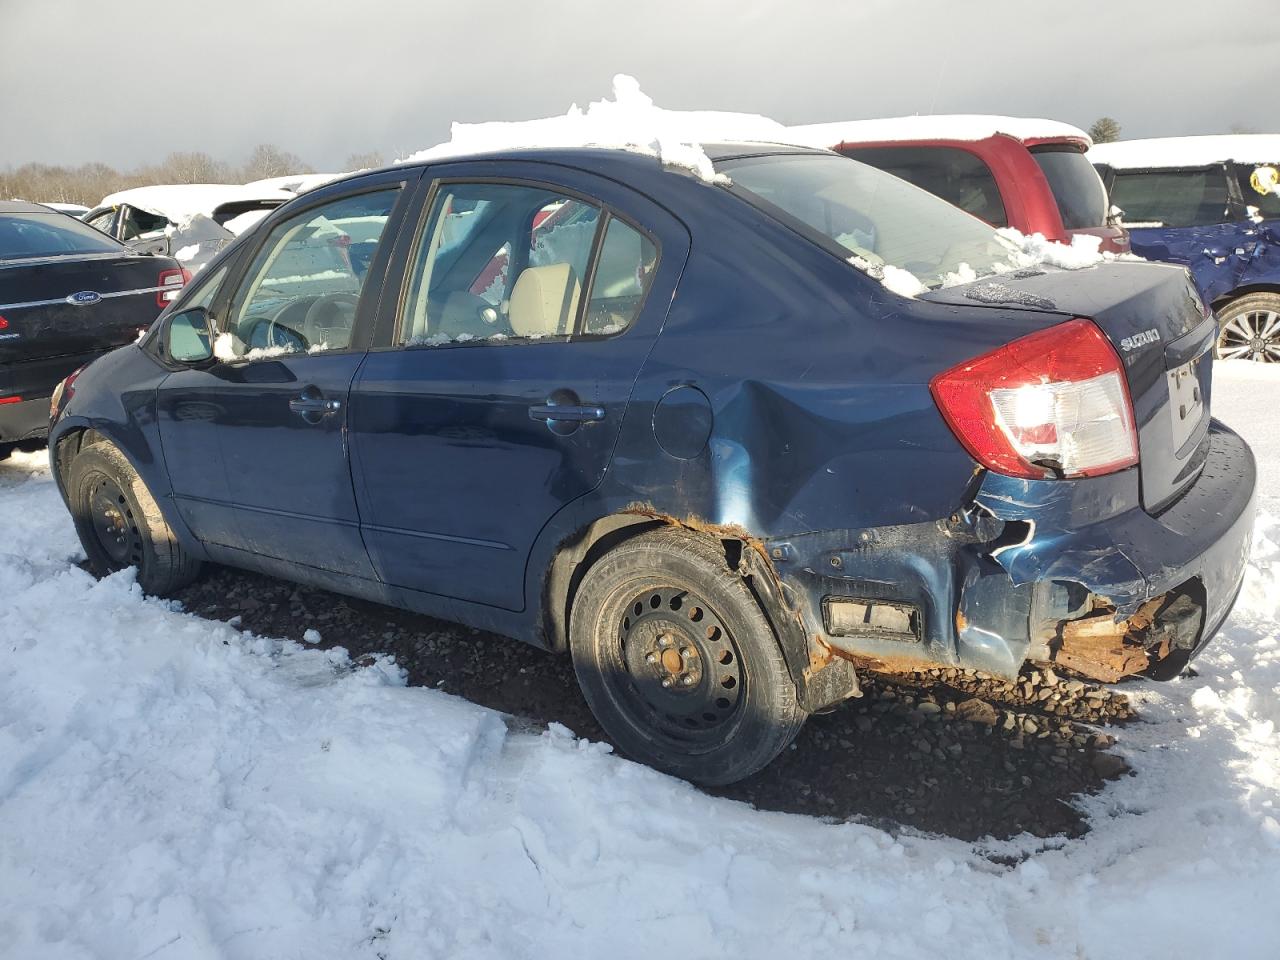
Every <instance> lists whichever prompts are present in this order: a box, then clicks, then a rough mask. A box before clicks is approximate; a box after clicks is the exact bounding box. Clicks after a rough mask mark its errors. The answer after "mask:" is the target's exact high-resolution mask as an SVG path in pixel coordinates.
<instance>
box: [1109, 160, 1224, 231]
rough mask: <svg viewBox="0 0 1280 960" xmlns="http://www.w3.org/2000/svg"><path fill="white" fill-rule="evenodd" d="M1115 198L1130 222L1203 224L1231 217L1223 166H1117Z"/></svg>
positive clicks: (1178, 224) (1180, 224)
mask: <svg viewBox="0 0 1280 960" xmlns="http://www.w3.org/2000/svg"><path fill="white" fill-rule="evenodd" d="M1111 202H1112V203H1113V204H1115V205H1116V206H1117V207H1119V208H1120V209H1121V210H1123V211H1124V222H1125V223H1126V224H1128V225H1129V226H1137V225H1139V224H1151V225H1154V226H1164V227H1202V226H1208V225H1209V224H1211V223H1226V222H1227V221H1228V220H1229V219H1231V215H1230V210H1229V209H1228V205H1229V203H1230V197H1229V195H1228V193H1227V178H1226V176H1225V175H1224V174H1223V172H1222V168H1221V167H1209V168H1205V169H1200V170H1117V171H1116V178H1115V182H1114V183H1112V185H1111Z"/></svg>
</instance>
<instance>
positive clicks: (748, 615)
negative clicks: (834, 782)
mask: <svg viewBox="0 0 1280 960" xmlns="http://www.w3.org/2000/svg"><path fill="white" fill-rule="evenodd" d="M569 644H570V648H571V650H572V653H573V665H574V670H575V672H576V673H577V676H578V683H579V685H580V686H581V687H582V692H583V695H584V696H585V697H586V700H587V704H588V705H589V706H590V707H591V711H592V713H594V714H595V716H596V719H597V720H599V721H600V725H601V726H602V727H604V729H605V731H606V732H607V733H608V734H609V736H610V737H612V738H613V740H614V741H615V742H616V743H617V745H618V746H619V747H620V748H621V749H622V750H623V751H624V752H626V753H627V754H628V755H630V756H631V757H633V758H635V759H637V760H640V761H642V762H643V763H647V764H649V765H650V766H652V767H656V768H657V769H659V770H663V771H665V772H667V773H671V774H674V775H675V776H678V777H683V778H685V779H688V780H693V781H696V782H698V783H704V784H711V785H720V784H727V783H733V782H735V781H737V780H741V779H742V778H743V777H746V776H749V775H750V774H752V773H755V772H756V771H757V770H759V769H761V768H762V767H764V766H765V765H766V764H768V763H769V761H771V760H772V759H773V758H774V757H776V756H777V755H778V754H779V753H780V752H782V750H783V749H784V748H785V747H786V746H787V744H789V743H790V742H791V741H792V740H793V739H794V738H795V735H796V734H797V733H798V732H799V730H800V727H801V726H802V725H803V724H804V721H805V717H806V714H805V712H804V710H803V709H802V708H801V707H800V705H799V703H798V702H797V700H796V687H795V683H794V681H792V679H791V675H790V673H789V672H788V671H787V665H786V662H785V661H784V660H783V656H782V651H781V649H780V648H779V646H778V642H777V640H776V639H775V637H774V634H773V631H772V630H771V629H770V627H769V622H768V620H767V619H766V618H765V616H764V613H763V611H762V610H761V609H760V605H759V603H757V601H756V599H755V597H754V595H753V594H752V593H751V591H750V590H749V589H748V588H747V585H746V583H745V582H744V581H743V579H742V578H741V577H740V576H739V575H738V574H736V573H735V572H733V571H731V570H730V569H728V567H727V566H726V564H725V559H724V555H723V552H722V550H721V549H720V548H719V545H718V544H717V543H715V542H712V541H709V540H703V539H700V538H698V537H695V536H691V535H689V534H686V533H685V532H684V531H680V530H674V529H672V530H659V531H654V532H652V533H646V534H643V535H641V536H639V537H636V538H635V539H634V540H629V541H627V542H625V543H623V544H622V545H620V546H618V547H616V548H615V549H613V550H612V551H610V552H609V553H608V554H606V555H605V556H604V557H602V558H601V559H600V560H599V561H597V562H596V563H595V564H594V565H593V566H592V567H591V569H590V570H589V571H588V572H587V574H586V576H585V577H584V578H583V580H582V583H581V585H580V587H579V590H578V594H577V596H576V598H575V600H574V605H573V609H572V611H571V613H570V625H569Z"/></svg>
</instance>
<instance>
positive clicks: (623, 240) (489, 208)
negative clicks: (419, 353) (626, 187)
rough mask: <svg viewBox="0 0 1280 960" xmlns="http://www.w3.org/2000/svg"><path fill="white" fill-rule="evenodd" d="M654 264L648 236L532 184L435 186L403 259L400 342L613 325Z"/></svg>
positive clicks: (552, 335)
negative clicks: (413, 247)
mask: <svg viewBox="0 0 1280 960" xmlns="http://www.w3.org/2000/svg"><path fill="white" fill-rule="evenodd" d="M602 229H603V231H604V232H603V234H601V230H602ZM597 244H598V245H599V246H598V249H599V253H598V254H596V251H597ZM593 255H596V256H597V260H596V264H595V270H594V275H593V272H592V256H593ZM656 262H657V251H656V248H655V247H654V245H653V243H652V241H650V240H649V238H648V237H645V236H644V235H643V234H641V233H640V232H639V231H637V230H635V229H634V228H632V227H631V226H629V225H628V224H626V223H625V222H623V221H621V220H618V219H616V218H611V217H610V215H609V214H607V213H606V212H605V211H604V210H602V209H601V208H600V207H599V206H597V205H595V204H594V203H590V202H588V201H585V200H581V199H577V198H573V197H568V196H564V195H562V194H559V193H556V192H555V191H553V190H550V189H548V188H545V187H541V186H534V185H527V186H525V185H518V184H505V183H460V184H454V183H450V184H444V185H443V186H441V188H440V189H439V190H438V191H437V193H436V197H435V201H434V202H433V204H432V209H431V214H430V216H429V217H428V219H427V222H426V226H425V228H424V229H423V232H422V235H421V237H420V239H419V241H418V252H417V254H416V256H415V257H414V260H413V262H412V265H411V267H410V278H409V279H410V285H409V290H408V295H407V296H406V298H405V301H404V308H403V312H402V315H401V320H400V342H401V343H402V344H404V345H408V346H441V345H443V344H446V343H467V342H470V341H481V340H483V341H495V342H502V341H508V340H517V341H526V340H545V339H556V338H568V337H571V336H575V335H582V334H586V335H597V336H609V335H612V334H615V333H621V332H622V331H623V330H625V329H626V328H627V327H628V326H629V325H630V324H631V322H632V321H633V320H634V319H635V317H636V315H637V314H638V312H639V310H640V306H641V303H642V302H643V300H644V296H645V294H646V292H647V291H648V286H649V280H650V278H651V276H652V273H653V270H654V267H655V265H656Z"/></svg>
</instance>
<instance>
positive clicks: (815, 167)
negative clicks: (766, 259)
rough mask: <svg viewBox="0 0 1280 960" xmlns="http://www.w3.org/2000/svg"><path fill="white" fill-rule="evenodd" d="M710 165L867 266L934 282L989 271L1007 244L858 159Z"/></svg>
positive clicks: (782, 157) (766, 159)
mask: <svg viewBox="0 0 1280 960" xmlns="http://www.w3.org/2000/svg"><path fill="white" fill-rule="evenodd" d="M716 169H717V170H719V171H720V172H722V173H725V174H727V175H728V176H729V177H730V178H731V180H732V181H733V185H734V187H735V188H738V189H741V190H744V191H747V192H748V193H749V194H750V197H749V199H751V200H752V202H754V203H756V204H757V205H758V206H760V207H762V208H763V209H765V210H766V211H768V212H770V213H772V214H774V215H775V216H777V215H778V214H779V213H780V214H781V215H782V216H781V217H780V218H779V219H782V220H784V221H792V222H793V225H794V221H799V222H800V225H801V226H802V227H804V228H807V230H803V231H802V232H806V233H811V234H812V233H814V232H816V233H817V234H819V235H821V237H822V238H825V239H826V240H828V241H834V242H835V243H836V244H838V245H839V246H840V247H842V248H844V249H845V250H847V251H848V252H849V253H852V254H854V255H855V256H857V257H859V258H861V259H862V260H864V261H866V265H867V266H869V267H871V268H873V269H874V268H876V267H882V266H884V265H886V264H887V265H889V266H894V267H899V268H901V269H903V270H907V271H910V272H911V273H912V274H914V275H915V277H916V278H917V279H919V280H920V282H921V283H923V284H924V285H925V286H929V287H936V286H940V285H941V284H942V282H943V279H944V278H945V277H946V275H947V274H949V273H956V272H960V269H961V266H962V265H968V266H969V267H970V268H972V269H973V271H974V272H975V273H977V274H978V275H982V274H987V273H992V272H994V270H995V265H996V264H997V263H1001V264H1003V263H1004V262H1006V261H1007V259H1008V257H1009V255H1010V253H1011V252H1012V249H1013V247H1012V245H1011V244H1009V243H1007V242H1006V241H1004V240H1002V239H1001V238H1000V237H999V236H998V235H997V234H996V232H995V230H994V228H992V227H990V226H988V225H987V224H985V223H983V222H982V221H981V220H979V219H977V218H976V217H971V216H969V214H967V213H964V212H963V211H961V210H958V209H956V208H955V207H953V206H952V205H951V204H949V203H947V202H946V201H944V200H939V199H938V198H937V197H935V196H934V195H933V194H931V193H929V192H927V191H925V190H921V189H920V188H919V187H914V186H912V185H911V184H909V183H907V182H906V181H905V180H899V179H898V178H897V177H895V176H892V175H890V174H888V173H885V172H883V171H881V170H877V169H876V168H875V167H870V166H867V165H866V164H864V163H859V162H858V161H857V160H849V159H847V158H845V157H838V156H834V155H831V154H814V153H809V154H770V155H768V156H763V157H745V158H741V159H736V160H725V161H722V162H720V163H718V164H717V165H716ZM814 239H819V238H816V237H815V238H814ZM824 245H827V244H824ZM860 265H861V264H860Z"/></svg>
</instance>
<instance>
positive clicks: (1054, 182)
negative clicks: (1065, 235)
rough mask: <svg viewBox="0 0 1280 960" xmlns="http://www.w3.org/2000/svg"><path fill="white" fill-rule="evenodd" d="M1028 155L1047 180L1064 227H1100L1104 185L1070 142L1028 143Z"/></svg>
mask: <svg viewBox="0 0 1280 960" xmlns="http://www.w3.org/2000/svg"><path fill="white" fill-rule="evenodd" d="M1031 156H1033V157H1035V161H1036V163H1038V164H1039V165H1040V172H1041V173H1043V174H1044V178H1045V179H1046V180H1048V181H1049V189H1050V190H1051V191H1053V198H1054V199H1055V200H1057V201H1058V212H1059V213H1060V214H1061V215H1062V225H1063V226H1064V227H1065V228H1066V229H1068V230H1083V229H1089V228H1092V227H1103V226H1106V223H1107V189H1106V187H1104V186H1103V185H1102V178H1101V177H1099V176H1098V171H1097V170H1095V169H1094V168H1093V164H1091V163H1090V162H1089V161H1088V159H1086V157H1085V155H1084V154H1083V153H1081V152H1080V151H1079V150H1077V149H1076V148H1075V147H1070V146H1061V147H1059V146H1047V147H1032V148H1031Z"/></svg>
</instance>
